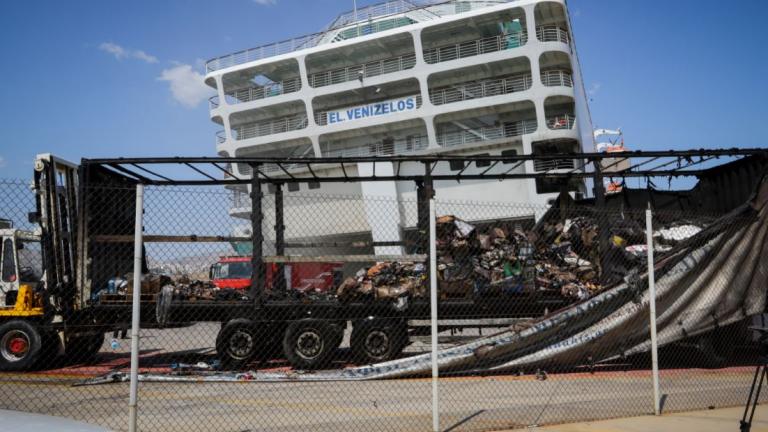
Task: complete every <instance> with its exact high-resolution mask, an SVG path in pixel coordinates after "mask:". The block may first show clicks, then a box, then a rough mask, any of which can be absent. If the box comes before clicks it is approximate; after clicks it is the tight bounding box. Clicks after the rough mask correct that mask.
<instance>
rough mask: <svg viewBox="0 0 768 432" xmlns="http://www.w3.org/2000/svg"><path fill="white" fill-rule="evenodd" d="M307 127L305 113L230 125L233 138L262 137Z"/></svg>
mask: <svg viewBox="0 0 768 432" xmlns="http://www.w3.org/2000/svg"><path fill="white" fill-rule="evenodd" d="M306 127H307V116H306V114H305V115H291V116H285V117H278V118H274V119H269V120H263V121H258V122H252V123H243V124H240V125H237V126H232V133H233V136H234V138H235V140H238V141H240V140H244V139H250V138H256V137H262V136H267V135H275V134H279V133H285V132H290V131H295V130H300V129H304V128H306Z"/></svg>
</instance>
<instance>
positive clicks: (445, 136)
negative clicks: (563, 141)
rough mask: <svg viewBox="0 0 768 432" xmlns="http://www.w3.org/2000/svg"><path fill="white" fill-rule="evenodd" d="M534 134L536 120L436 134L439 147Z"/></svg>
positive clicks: (445, 131) (442, 131)
mask: <svg viewBox="0 0 768 432" xmlns="http://www.w3.org/2000/svg"><path fill="white" fill-rule="evenodd" d="M533 132H536V119H528V120H517V121H510V122H505V123H503V124H502V125H499V126H482V127H475V128H467V129H460V128H455V129H453V130H450V129H443V130H441V132H438V134H437V144H438V145H439V146H440V147H455V146H459V145H464V144H473V143H479V142H485V141H495V140H500V139H504V138H513V137H518V136H521V135H525V134H529V133H533Z"/></svg>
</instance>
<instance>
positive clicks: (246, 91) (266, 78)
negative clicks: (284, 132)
mask: <svg viewBox="0 0 768 432" xmlns="http://www.w3.org/2000/svg"><path fill="white" fill-rule="evenodd" d="M300 77H301V75H300V73H299V62H298V61H297V60H296V59H286V60H282V61H277V62H273V63H267V64H263V65H259V66H254V67H250V68H245V69H241V70H236V71H233V72H229V73H226V74H224V75H223V76H222V83H223V86H224V95H225V98H226V100H225V102H226V103H227V104H237V103H242V102H250V101H254V100H259V99H265V98H269V97H275V96H280V95H284V94H288V93H293V92H297V91H299V90H301V78H300ZM216 102H217V104H220V103H221V101H218V100H217V101H216Z"/></svg>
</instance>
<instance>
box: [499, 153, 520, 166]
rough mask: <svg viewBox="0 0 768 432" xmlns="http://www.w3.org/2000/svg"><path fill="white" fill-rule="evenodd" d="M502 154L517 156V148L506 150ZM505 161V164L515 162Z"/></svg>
mask: <svg viewBox="0 0 768 432" xmlns="http://www.w3.org/2000/svg"><path fill="white" fill-rule="evenodd" d="M501 155H502V156H517V150H504V151H503V152H501ZM504 163H505V164H511V163H515V162H512V161H504Z"/></svg>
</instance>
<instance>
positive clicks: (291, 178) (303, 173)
mask: <svg viewBox="0 0 768 432" xmlns="http://www.w3.org/2000/svg"><path fill="white" fill-rule="evenodd" d="M750 156H753V157H760V158H762V159H765V160H768V148H732V149H694V150H666V151H642V150H637V151H625V152H615V153H552V154H525V155H509V156H502V155H443V154H430V155H404V156H361V157H324V158H314V157H312V158H301V157H288V158H276V157H268V158H252V157H243V158H233V157H154V158H117V159H82V161H81V165H82V166H83V167H84V168H85V169H87V168H90V167H102V168H104V169H107V170H109V171H113V172H118V173H120V174H121V175H125V176H128V178H129V179H130V180H134V181H138V182H141V183H145V184H156V185H217V184H247V183H250V182H251V181H252V180H251V179H250V178H249V177H250V176H247V177H238V176H237V175H236V174H233V173H231V172H229V175H227V176H221V172H222V170H223V169H222V167H224V166H229V165H230V164H240V165H247V166H249V167H251V169H252V170H254V171H255V172H257V173H258V178H259V179H260V181H262V182H266V183H300V182H307V181H312V182H357V181H422V180H425V179H427V178H429V179H431V180H469V179H475V180H481V179H498V180H503V179H523V178H528V179H530V178H549V179H582V178H594V177H595V176H596V175H601V176H602V177H604V178H613V179H620V178H651V177H685V176H701V175H705V174H706V173H707V171H708V170H711V169H716V165H723V164H725V163H727V162H730V161H731V158H737V159H739V158H746V157H750ZM564 160H569V161H571V160H576V163H575V168H574V169H572V170H571V171H568V172H562V171H560V172H527V170H526V172H522V173H521V172H518V171H519V170H515V169H509V167H510V166H522V165H523V164H524V163H526V162H536V161H547V162H556V161H564ZM623 160H629V161H630V163H629V165H630V166H629V168H624V169H623V170H621V171H618V170H616V167H617V165H618V162H620V161H623ZM460 162H461V163H464V166H466V167H472V166H473V165H474V169H471V170H462V171H460V172H458V173H450V171H449V170H442V169H437V168H438V167H441V168H442V167H447V166H448V164H451V163H453V164H456V163H460ZM478 162H480V163H481V164H478ZM360 163H371V164H373V166H374V168H375V167H376V165H377V164H385V163H392V164H395V173H394V174H392V175H386V176H382V175H377V174H376V170H375V169H374V170H373V174H372V175H359V174H352V173H350V172H349V171H350V170H349V168H351V167H353V166H355V165H356V164H360ZM408 164H411V166H412V165H413V164H420V165H422V166H423V167H424V168H423V171H424V174H420V175H414V174H401V170H400V168H401V167H402V166H408ZM703 164H706V168H704V166H705V165H703ZM180 165H186V166H187V167H190V168H191V169H190V170H188V171H189V174H186V173H187V171H184V173H185V175H184V176H183V177H178V174H176V172H177V171H178V169H174V170H173V171H174V175H177V177H175V178H171V177H168V175H160V174H157V172H156V170H159V169H160V168H161V166H177V167H178V166H180ZM265 165H274V166H277V167H278V168H280V170H279V171H278V173H277V174H272V173H270V174H268V173H267V172H265V170H263V169H261V167H263V166H265ZM150 166H152V169H149V167H150ZM713 166H714V168H713ZM598 167H605V169H603V168H601V169H603V171H604V172H602V174H600V173H596V169H597V168H598ZM608 169H613V170H612V171H609V170H608ZM206 170H207V171H210V173H211V174H212V175H211V176H204V175H202V174H201V171H202V172H205V171H206ZM403 171H406V172H410V173H412V172H413V171H412V170H403ZM446 171H448V172H449V173H448V174H445V172H446ZM339 172H342V173H343V174H339ZM225 174H226V172H225ZM169 175H170V174H169ZM190 175H193V176H194V177H190ZM215 175H219V176H221V177H222V179H221V180H218V179H217V178H216V177H215ZM211 177H214V178H213V179H212V178H211Z"/></svg>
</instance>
